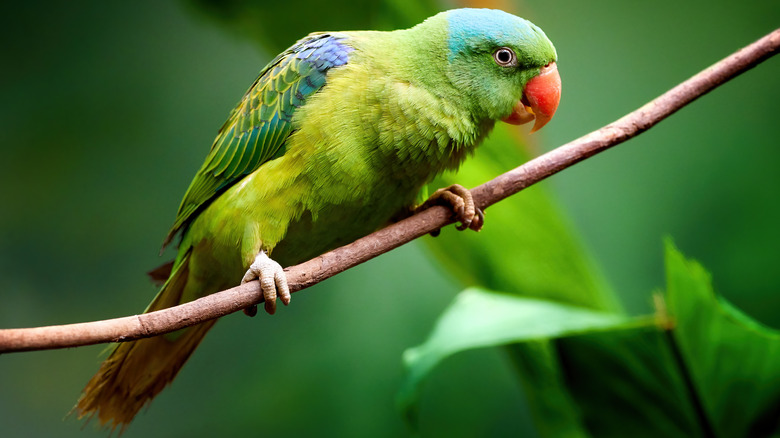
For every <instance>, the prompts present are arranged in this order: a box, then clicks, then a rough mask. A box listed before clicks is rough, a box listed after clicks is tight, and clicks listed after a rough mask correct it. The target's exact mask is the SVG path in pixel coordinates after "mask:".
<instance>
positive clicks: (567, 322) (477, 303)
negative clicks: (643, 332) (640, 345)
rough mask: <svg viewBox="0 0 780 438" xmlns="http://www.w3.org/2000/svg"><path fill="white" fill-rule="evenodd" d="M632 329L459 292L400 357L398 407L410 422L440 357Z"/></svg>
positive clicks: (529, 302) (546, 304)
mask: <svg viewBox="0 0 780 438" xmlns="http://www.w3.org/2000/svg"><path fill="white" fill-rule="evenodd" d="M625 324H635V322H633V321H632V320H630V319H628V318H627V317H624V316H621V315H616V314H609V313H603V312H595V311H591V310H587V309H583V308H579V307H574V306H568V305H564V304H558V303H554V302H551V301H543V300H538V299H533V298H524V297H518V296H513V295H506V294H499V293H495V292H489V291H485V290H482V289H476V288H473V289H467V290H465V291H463V292H461V293H460V294H459V295H458V296H457V298H456V299H455V301H454V302H453V303H452V305H450V307H449V308H448V309H447V310H446V311H445V312H444V314H443V315H442V317H441V319H439V321H438V323H437V324H436V327H435V328H434V330H433V332H432V333H431V335H430V337H429V338H428V340H427V341H426V342H425V343H424V344H422V345H420V346H418V347H415V348H412V349H409V350H407V351H406V353H405V354H404V362H405V364H406V366H407V368H408V370H409V374H408V377H407V379H406V382H405V384H404V386H403V388H402V389H401V393H400V395H399V403H400V405H401V406H402V408H403V409H404V410H405V411H406V413H407V415H408V416H410V417H413V416H414V405H415V400H416V398H417V393H418V390H419V385H420V383H421V382H422V380H423V379H424V378H425V376H426V375H427V374H428V373H429V372H430V371H431V370H432V369H433V368H434V367H435V366H436V365H437V364H438V363H439V362H440V361H442V360H443V359H445V358H446V357H448V356H450V355H452V354H454V353H456V352H459V351H463V350H467V349H472V348H480V347H488V346H494V345H504V344H509V343H514V342H522V341H531V340H536V339H540V338H541V339H545V338H551V337H556V336H562V335H566V334H572V333H578V332H583V331H593V330H604V329H611V328H614V327H616V326H623V325H625Z"/></svg>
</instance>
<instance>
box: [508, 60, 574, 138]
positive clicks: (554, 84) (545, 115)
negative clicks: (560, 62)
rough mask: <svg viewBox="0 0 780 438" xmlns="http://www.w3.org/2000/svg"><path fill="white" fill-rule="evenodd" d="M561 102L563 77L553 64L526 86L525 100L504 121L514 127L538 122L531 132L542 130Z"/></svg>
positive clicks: (544, 68) (518, 103) (547, 66)
mask: <svg viewBox="0 0 780 438" xmlns="http://www.w3.org/2000/svg"><path fill="white" fill-rule="evenodd" d="M560 101H561V76H560V75H559V74H558V66H557V65H556V64H555V63H554V62H551V63H549V64H547V65H546V66H544V67H542V70H541V72H539V75H538V76H536V77H534V78H532V79H531V80H530V81H528V83H527V84H525V89H523V98H522V99H520V101H518V102H517V103H516V104H515V107H514V108H513V109H512V113H511V114H509V116H507V117H505V118H504V119H502V120H503V121H504V122H507V123H511V124H513V125H522V124H524V123H528V122H530V121H531V120H534V119H535V120H536V122H535V123H534V127H533V128H531V132H536V131H538V130H540V129H542V126H544V125H546V124H547V122H549V121H550V119H552V117H553V115H554V114H555V110H556V109H558V102H560Z"/></svg>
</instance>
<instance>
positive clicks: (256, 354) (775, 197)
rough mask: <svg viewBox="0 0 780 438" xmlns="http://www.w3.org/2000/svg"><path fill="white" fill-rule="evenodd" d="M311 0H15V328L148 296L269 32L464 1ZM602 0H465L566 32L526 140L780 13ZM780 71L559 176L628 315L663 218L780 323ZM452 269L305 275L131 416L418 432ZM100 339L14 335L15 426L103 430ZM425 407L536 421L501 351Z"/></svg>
mask: <svg viewBox="0 0 780 438" xmlns="http://www.w3.org/2000/svg"><path fill="white" fill-rule="evenodd" d="M317 3H318V2H287V3H283V2H280V3H279V4H277V5H274V6H268V5H264V4H262V3H257V5H256V6H247V4H246V3H245V2H243V1H233V2H229V3H221V2H209V1H200V2H184V1H178V2H152V1H141V2H133V3H121V2H98V1H85V2H79V3H78V4H74V3H71V2H64V1H58V2H40V3H37V2H6V3H3V4H2V6H0V42H1V43H0V55H1V56H2V57H1V58H0V59H2V67H0V152H2V154H0V170H1V171H0V327H3V328H5V327H24V326H38V325H50V324H60V323H68V322H79V321H88V320H96V319H104V318H108V317H117V316H124V315H127V314H131V313H135V312H138V311H140V310H142V309H143V308H144V307H145V306H146V304H147V303H148V302H149V300H150V299H151V298H152V297H153V295H154V293H155V288H154V287H153V286H152V285H151V284H150V283H149V282H148V281H147V279H146V277H145V275H144V274H143V273H144V272H146V271H148V270H149V269H151V268H153V267H155V266H157V265H158V264H160V263H161V262H163V261H165V260H167V258H159V257H158V256H157V251H158V248H159V244H160V242H161V240H162V237H163V236H164V235H165V233H166V231H167V229H168V227H169V225H170V224H171V222H172V220H173V218H174V215H175V211H176V207H177V206H178V203H179V200H180V198H181V195H182V194H183V192H184V190H185V189H186V187H187V185H188V184H189V182H190V179H191V177H192V175H193V173H194V172H195V170H196V169H197V168H198V166H199V165H200V164H201V162H202V160H203V158H204V156H205V154H206V151H207V150H208V147H209V146H210V144H211V141H212V139H213V137H214V135H215V133H216V130H217V129H218V128H219V126H221V124H222V122H223V121H224V119H225V117H226V116H227V114H228V112H229V111H230V110H231V109H232V107H233V105H234V104H235V103H236V102H237V100H238V99H239V98H240V96H241V95H242V94H243V93H244V91H245V90H246V88H247V87H248V86H249V85H250V84H251V82H252V81H253V79H254V78H255V76H256V74H257V72H258V71H259V69H260V68H261V67H262V66H263V65H264V64H265V63H266V62H267V61H268V60H269V59H270V58H271V57H272V56H273V55H274V54H275V53H276V52H278V51H279V50H281V49H283V48H284V47H286V46H287V45H289V44H291V43H292V42H293V41H294V40H295V39H297V38H298V37H300V36H303V35H305V34H306V33H308V32H310V31H314V30H333V29H336V30H345V29H356V28H375V29H391V28H394V27H396V26H397V23H403V24H404V25H406V24H412V23H415V22H417V21H419V19H420V18H421V17H424V16H427V15H430V13H432V11H433V10H435V9H446V8H449V7H452V6H458V5H459V4H456V3H452V2H450V3H441V4H438V3H435V4H434V3H424V2H423V3H421V2H416V1H409V2H408V4H406V3H407V2H404V1H401V0H398V1H392V2H391V1H388V2H384V3H372V4H363V3H358V2H350V1H346V0H343V1H341V2H335V3H334V2H329V3H328V4H329V8H328V10H327V11H320V10H318V9H316V8H317V6H316V4H317ZM588 3H589V2H581V1H575V0H560V1H543V2H542V1H522V2H511V1H506V2H469V4H471V5H491V6H500V7H502V8H504V9H506V10H509V11H511V12H514V13H517V14H518V15H521V16H524V17H526V18H528V19H530V20H532V21H533V22H535V23H536V24H538V25H539V26H540V27H542V28H543V29H544V30H545V32H546V33H547V35H548V36H549V37H550V38H551V39H552V40H553V42H554V43H555V44H556V47H557V49H558V54H559V58H560V61H559V67H560V71H561V75H562V78H563V83H564V93H563V100H562V103H561V106H560V108H559V111H558V113H557V115H556V117H555V119H554V121H553V122H551V123H550V124H549V125H548V126H547V127H546V128H545V129H544V130H542V131H541V132H540V133H539V134H537V135H534V137H533V138H532V142H533V143H534V145H535V146H537V147H538V148H539V150H540V151H544V150H548V149H552V148H553V147H555V146H558V145H560V144H563V143H565V142H567V141H569V140H572V139H574V138H576V137H578V136H580V135H583V134H585V133H587V132H589V131H591V130H593V129H596V128H598V127H600V126H602V125H604V124H606V123H608V122H611V121H613V120H615V119H616V118H618V117H620V116H622V115H623V114H625V113H626V112H628V111H631V110H633V109H635V108H636V107H638V106H640V105H641V104H643V103H644V102H646V101H647V100H649V99H651V98H653V97H655V96H656V95H658V94H660V93H662V92H663V91H665V90H666V89H668V88H670V87H672V86H673V85H675V84H677V83H678V82H680V81H682V80H684V79H686V78H687V77H689V76H690V75H692V74H694V73H696V72H698V71H699V70H701V69H703V68H704V67H706V66H708V65H710V64H712V63H714V62H715V61H717V60H719V59H720V58H722V57H724V56H726V55H728V54H729V53H731V52H732V51H734V50H736V49H737V48H739V47H741V46H744V45H746V44H747V43H749V42H752V41H753V40H755V39H757V38H759V37H760V36H762V35H764V34H765V33H768V32H769V31H771V30H773V29H774V28H776V27H777V26H778V24H780V3H778V2H776V1H773V0H759V1H751V2H741V3H740V2H732V1H690V2H678V1H671V0H661V1H656V2H625V1H618V0H609V1H602V2H598V3H597V4H588ZM226 5H227V6H226ZM247 11H250V12H251V13H248V12H247ZM778 78H780V61H779V60H777V59H773V60H769V61H768V62H766V63H765V64H763V65H761V66H759V67H758V68H756V69H755V70H753V71H751V72H748V73H747V74H745V75H743V76H741V77H739V78H737V79H736V80H734V81H732V82H730V83H728V84H726V85H725V86H724V87H721V88H719V89H717V90H716V91H714V92H713V93H712V94H711V95H708V96H705V97H703V98H701V99H700V100H699V101H697V102H695V103H694V104H693V105H691V106H689V107H687V108H685V109H683V110H682V111H680V112H679V113H678V114H676V115H674V116H673V117H671V118H670V119H668V120H666V121H664V122H663V123H662V124H660V125H659V126H657V127H656V128H654V129H652V130H651V131H649V132H647V133H645V134H643V135H642V136H640V137H639V138H636V139H634V140H631V141H630V142H629V143H627V144H625V145H622V146H619V147H618V148H616V149H615V150H612V151H609V152H607V153H605V154H603V155H600V156H598V157H594V158H592V159H589V160H587V161H586V162H583V163H581V164H578V165H576V166H575V167H573V168H571V169H568V170H566V171H565V172H563V173H562V174H560V175H556V176H555V177H553V178H551V179H550V180H549V181H547V182H545V183H544V184H546V185H547V187H548V189H550V190H551V191H552V192H553V193H554V195H555V197H556V198H557V199H558V201H559V203H560V205H561V206H562V209H563V210H564V211H565V212H566V214H567V216H568V218H569V221H570V222H571V224H572V227H573V228H574V229H575V230H576V232H577V233H578V234H579V235H580V236H581V239H582V241H583V242H584V245H585V247H587V248H588V250H589V251H590V253H591V255H592V258H593V260H594V261H595V264H596V265H597V266H598V267H599V269H600V270H601V273H603V276H604V277H605V278H606V280H607V282H608V283H609V284H610V285H611V287H612V289H613V290H614V291H615V292H616V293H617V295H618V297H619V299H620V301H621V303H622V304H623V306H624V307H625V308H626V309H627V310H628V311H629V313H631V314H643V313H648V312H651V311H652V309H651V304H650V303H651V299H650V294H651V292H652V291H654V290H656V289H659V288H661V287H663V273H662V249H663V245H662V238H663V236H665V235H671V236H673V237H674V239H675V240H676V242H677V245H678V246H679V247H680V248H681V250H682V251H683V252H685V253H686V254H688V255H689V256H691V257H694V258H697V259H699V260H700V261H701V262H702V263H703V264H704V265H705V266H706V267H707V268H708V269H709V270H710V271H711V272H713V276H714V283H715V286H716V289H717V290H718V291H719V292H720V293H722V294H723V295H724V296H726V297H727V298H728V299H729V300H731V301H732V302H734V303H735V304H736V305H737V306H738V307H740V308H742V309H744V310H745V311H746V312H747V313H749V314H750V315H751V316H753V317H755V318H757V319H759V320H760V321H762V322H764V323H765V324H768V325H771V326H775V327H778V326H780V316H778V315H780V313H779V312H778V311H777V310H778V309H780V293H778V292H779V291H780V269H778V268H779V265H780V249H778V248H780V226H778V224H780V199H779V195H780V171H778V169H780V140H778V138H780V123H778V122H779V121H780V104H778V102H780V80H779V79H778ZM520 129H524V128H520ZM475 159H479V157H478V156H477V157H476V158H475ZM517 164H520V163H517ZM520 196H522V194H521V195H520ZM487 226H490V224H489V222H488V224H487ZM166 254H167V256H168V257H170V254H171V253H170V252H168V253H166ZM460 289H461V285H460V284H458V283H457V282H456V281H454V280H453V279H451V278H450V276H449V275H448V274H447V271H446V270H444V269H442V268H441V267H440V265H439V264H437V262H436V260H435V259H433V258H432V257H431V255H430V253H429V252H427V251H426V249H425V246H424V245H422V244H420V243H419V242H415V243H412V244H410V245H407V246H405V247H403V248H400V249H398V250H396V251H394V252H392V253H389V254H387V255H384V256H382V257H380V258H378V259H376V260H374V261H372V262H370V263H367V264H365V265H362V266H360V267H358V268H355V269H353V270H351V271H349V272H346V273H344V274H341V275H339V276H337V277H335V278H333V279H330V280H328V281H326V282H325V283H323V284H320V285H317V286H316V287H314V288H312V289H310V290H308V291H305V292H302V293H300V294H296V296H295V297H294V300H293V303H294V305H292V306H290V307H289V308H285V309H282V311H281V312H280V313H279V314H277V315H276V316H274V317H266V316H260V317H258V318H254V319H249V318H246V317H244V316H243V315H242V314H236V315H231V316H229V317H226V318H223V320H222V321H221V322H220V323H219V324H218V325H217V326H216V328H215V329H214V330H213V331H212V332H211V333H210V334H209V336H207V337H206V340H205V341H204V342H203V344H202V345H201V347H200V348H199V349H198V353H196V354H195V355H194V356H193V358H192V359H191V360H190V362H189V364H188V365H187V366H186V367H185V368H184V370H183V371H182V373H181V374H180V376H179V377H178V378H177V379H176V381H175V382H174V383H173V385H172V386H171V387H170V388H169V389H167V390H166V391H164V392H163V393H162V394H161V395H160V396H159V397H158V398H157V399H156V400H155V401H154V402H153V403H152V404H151V407H150V409H148V410H147V411H146V412H144V413H142V414H141V415H139V417H138V418H137V419H136V420H135V422H134V423H133V424H132V426H131V427H130V428H129V429H128V431H127V432H126V434H125V435H124V436H127V437H135V436H215V435H220V436H238V435H245V436H254V435H270V436H330V435H333V436H399V435H405V434H407V433H408V431H407V429H406V428H405V426H404V423H403V421H402V419H401V417H400V416H399V415H398V413H397V411H396V410H395V406H394V397H395V393H396V391H397V389H398V387H399V385H400V382H401V379H402V377H403V370H402V367H401V360H400V357H401V353H402V352H403V350H404V349H406V348H408V347H410V346H413V345H416V344H419V343H420V342H422V340H423V339H424V338H425V336H426V334H427V332H428V331H429V330H430V328H431V327H432V326H433V323H434V321H435V319H436V317H437V315H439V314H440V313H441V311H442V310H443V309H444V308H445V306H446V305H447V304H448V303H449V302H450V300H451V299H452V297H453V296H454V294H455V293H456V292H457V291H459V290H460ZM102 349H103V347H101V346H93V347H84V348H77V349H69V350H62V351H50V352H33V353H21V354H19V353H17V354H9V355H3V356H1V357H0V435H2V436H9V437H16V436H25V437H36V436H41V437H50V436H62V437H67V436H83V437H86V436H105V435H106V433H105V432H101V431H99V430H97V429H96V428H95V427H94V425H87V426H86V427H83V428H82V425H81V424H80V423H79V422H77V421H76V420H75V419H73V418H72V417H70V418H66V419H65V420H63V417H65V415H66V414H67V412H68V411H69V409H70V408H71V407H72V405H73V404H74V402H75V400H76V399H77V397H78V395H79V391H80V390H81V388H82V387H83V385H84V384H85V383H86V381H87V380H88V378H89V377H90V376H91V375H92V374H93V373H94V371H95V370H96V369H97V365H98V363H99V355H100V352H101V351H102ZM421 428H422V432H423V435H429V436H506V435H512V436H518V435H521V436H526V435H527V436H534V434H535V432H534V428H533V425H532V423H531V420H530V417H529V414H528V411H527V408H526V406H525V402H524V400H523V396H522V393H521V391H520V390H519V385H518V383H517V382H516V379H515V378H514V376H513V375H512V373H511V371H510V370H509V369H508V366H507V361H506V358H505V357H504V355H503V353H502V352H501V351H500V350H480V351H474V352H469V353H465V354H461V355H458V356H455V357H454V358H453V359H451V360H449V361H448V362H446V363H445V364H444V366H442V367H441V368H440V369H439V370H438V371H437V372H436V373H435V374H434V376H433V378H432V379H431V381H430V382H429V383H428V385H427V386H426V389H425V394H424V397H423V402H422V406H421Z"/></svg>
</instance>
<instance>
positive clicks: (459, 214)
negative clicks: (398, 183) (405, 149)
mask: <svg viewBox="0 0 780 438" xmlns="http://www.w3.org/2000/svg"><path fill="white" fill-rule="evenodd" d="M433 205H444V206H445V207H447V206H448V207H451V208H452V211H453V212H454V213H455V219H456V220H457V221H458V222H460V225H458V230H460V231H463V230H466V229H469V228H470V229H472V230H474V231H479V230H481V229H482V225H484V223H485V214H484V213H482V210H481V209H479V208H477V206H476V205H474V198H473V197H472V196H471V192H470V191H469V190H468V189H466V188H465V187H463V186H461V185H460V184H453V185H451V186H449V187H446V188H443V189H439V190H436V191H435V192H434V193H433V195H431V197H430V198H428V200H427V201H425V202H424V203H423V204H422V205H421V206H420V207H419V208H418V209H417V210H418V211H419V210H424V209H426V208H428V207H431V206H433ZM439 231H440V230H436V231H434V232H432V233H431V235H432V236H434V237H436V236H438V235H439Z"/></svg>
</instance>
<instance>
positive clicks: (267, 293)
mask: <svg viewBox="0 0 780 438" xmlns="http://www.w3.org/2000/svg"><path fill="white" fill-rule="evenodd" d="M254 280H260V288H261V289H262V291H263V299H264V300H265V311H266V312H267V313H268V314H269V315H273V314H274V313H275V312H276V297H277V292H278V296H279V299H281V300H282V303H284V305H285V306H286V305H288V304H290V288H289V287H288V286H287V275H286V274H285V273H284V270H283V269H282V266H281V265H280V264H279V263H276V262H275V261H274V260H272V259H271V258H270V257H268V255H267V254H266V253H265V251H260V253H259V254H257V257H255V261H254V262H252V265H251V266H249V269H248V270H247V271H246V274H244V278H242V279H241V284H244V283H248V282H250V281H254ZM244 313H245V314H247V315H248V316H255V315H256V314H257V305H254V306H251V307H247V308H246V309H244Z"/></svg>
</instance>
